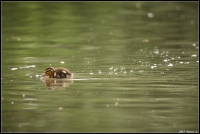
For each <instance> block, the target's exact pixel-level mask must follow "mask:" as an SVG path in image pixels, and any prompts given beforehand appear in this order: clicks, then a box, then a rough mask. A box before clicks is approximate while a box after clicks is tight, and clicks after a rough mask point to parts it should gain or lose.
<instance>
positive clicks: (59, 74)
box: [43, 67, 72, 79]
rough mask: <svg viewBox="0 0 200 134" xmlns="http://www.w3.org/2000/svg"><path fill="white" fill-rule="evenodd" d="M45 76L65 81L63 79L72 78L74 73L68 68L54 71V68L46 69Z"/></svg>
mask: <svg viewBox="0 0 200 134" xmlns="http://www.w3.org/2000/svg"><path fill="white" fill-rule="evenodd" d="M43 76H47V77H49V78H57V79H63V78H71V76H72V73H71V72H70V71H69V70H68V69H66V68H57V69H54V68H53V67H47V68H46V69H45V72H44V74H43Z"/></svg>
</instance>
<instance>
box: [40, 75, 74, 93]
mask: <svg viewBox="0 0 200 134" xmlns="http://www.w3.org/2000/svg"><path fill="white" fill-rule="evenodd" d="M41 80H42V81H43V82H44V83H45V86H46V88H47V89H48V90H55V89H57V90H65V89H66V88H67V87H69V84H71V83H73V80H71V79H55V78H45V77H41Z"/></svg>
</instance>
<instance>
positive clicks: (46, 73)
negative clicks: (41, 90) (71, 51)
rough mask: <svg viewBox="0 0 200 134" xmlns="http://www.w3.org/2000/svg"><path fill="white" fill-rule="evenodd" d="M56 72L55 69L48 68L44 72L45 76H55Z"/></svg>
mask: <svg viewBox="0 0 200 134" xmlns="http://www.w3.org/2000/svg"><path fill="white" fill-rule="evenodd" d="M54 71H55V69H54V68H53V67H47V68H46V69H45V70H44V74H43V75H44V76H49V77H50V76H52V75H53V74H54Z"/></svg>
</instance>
